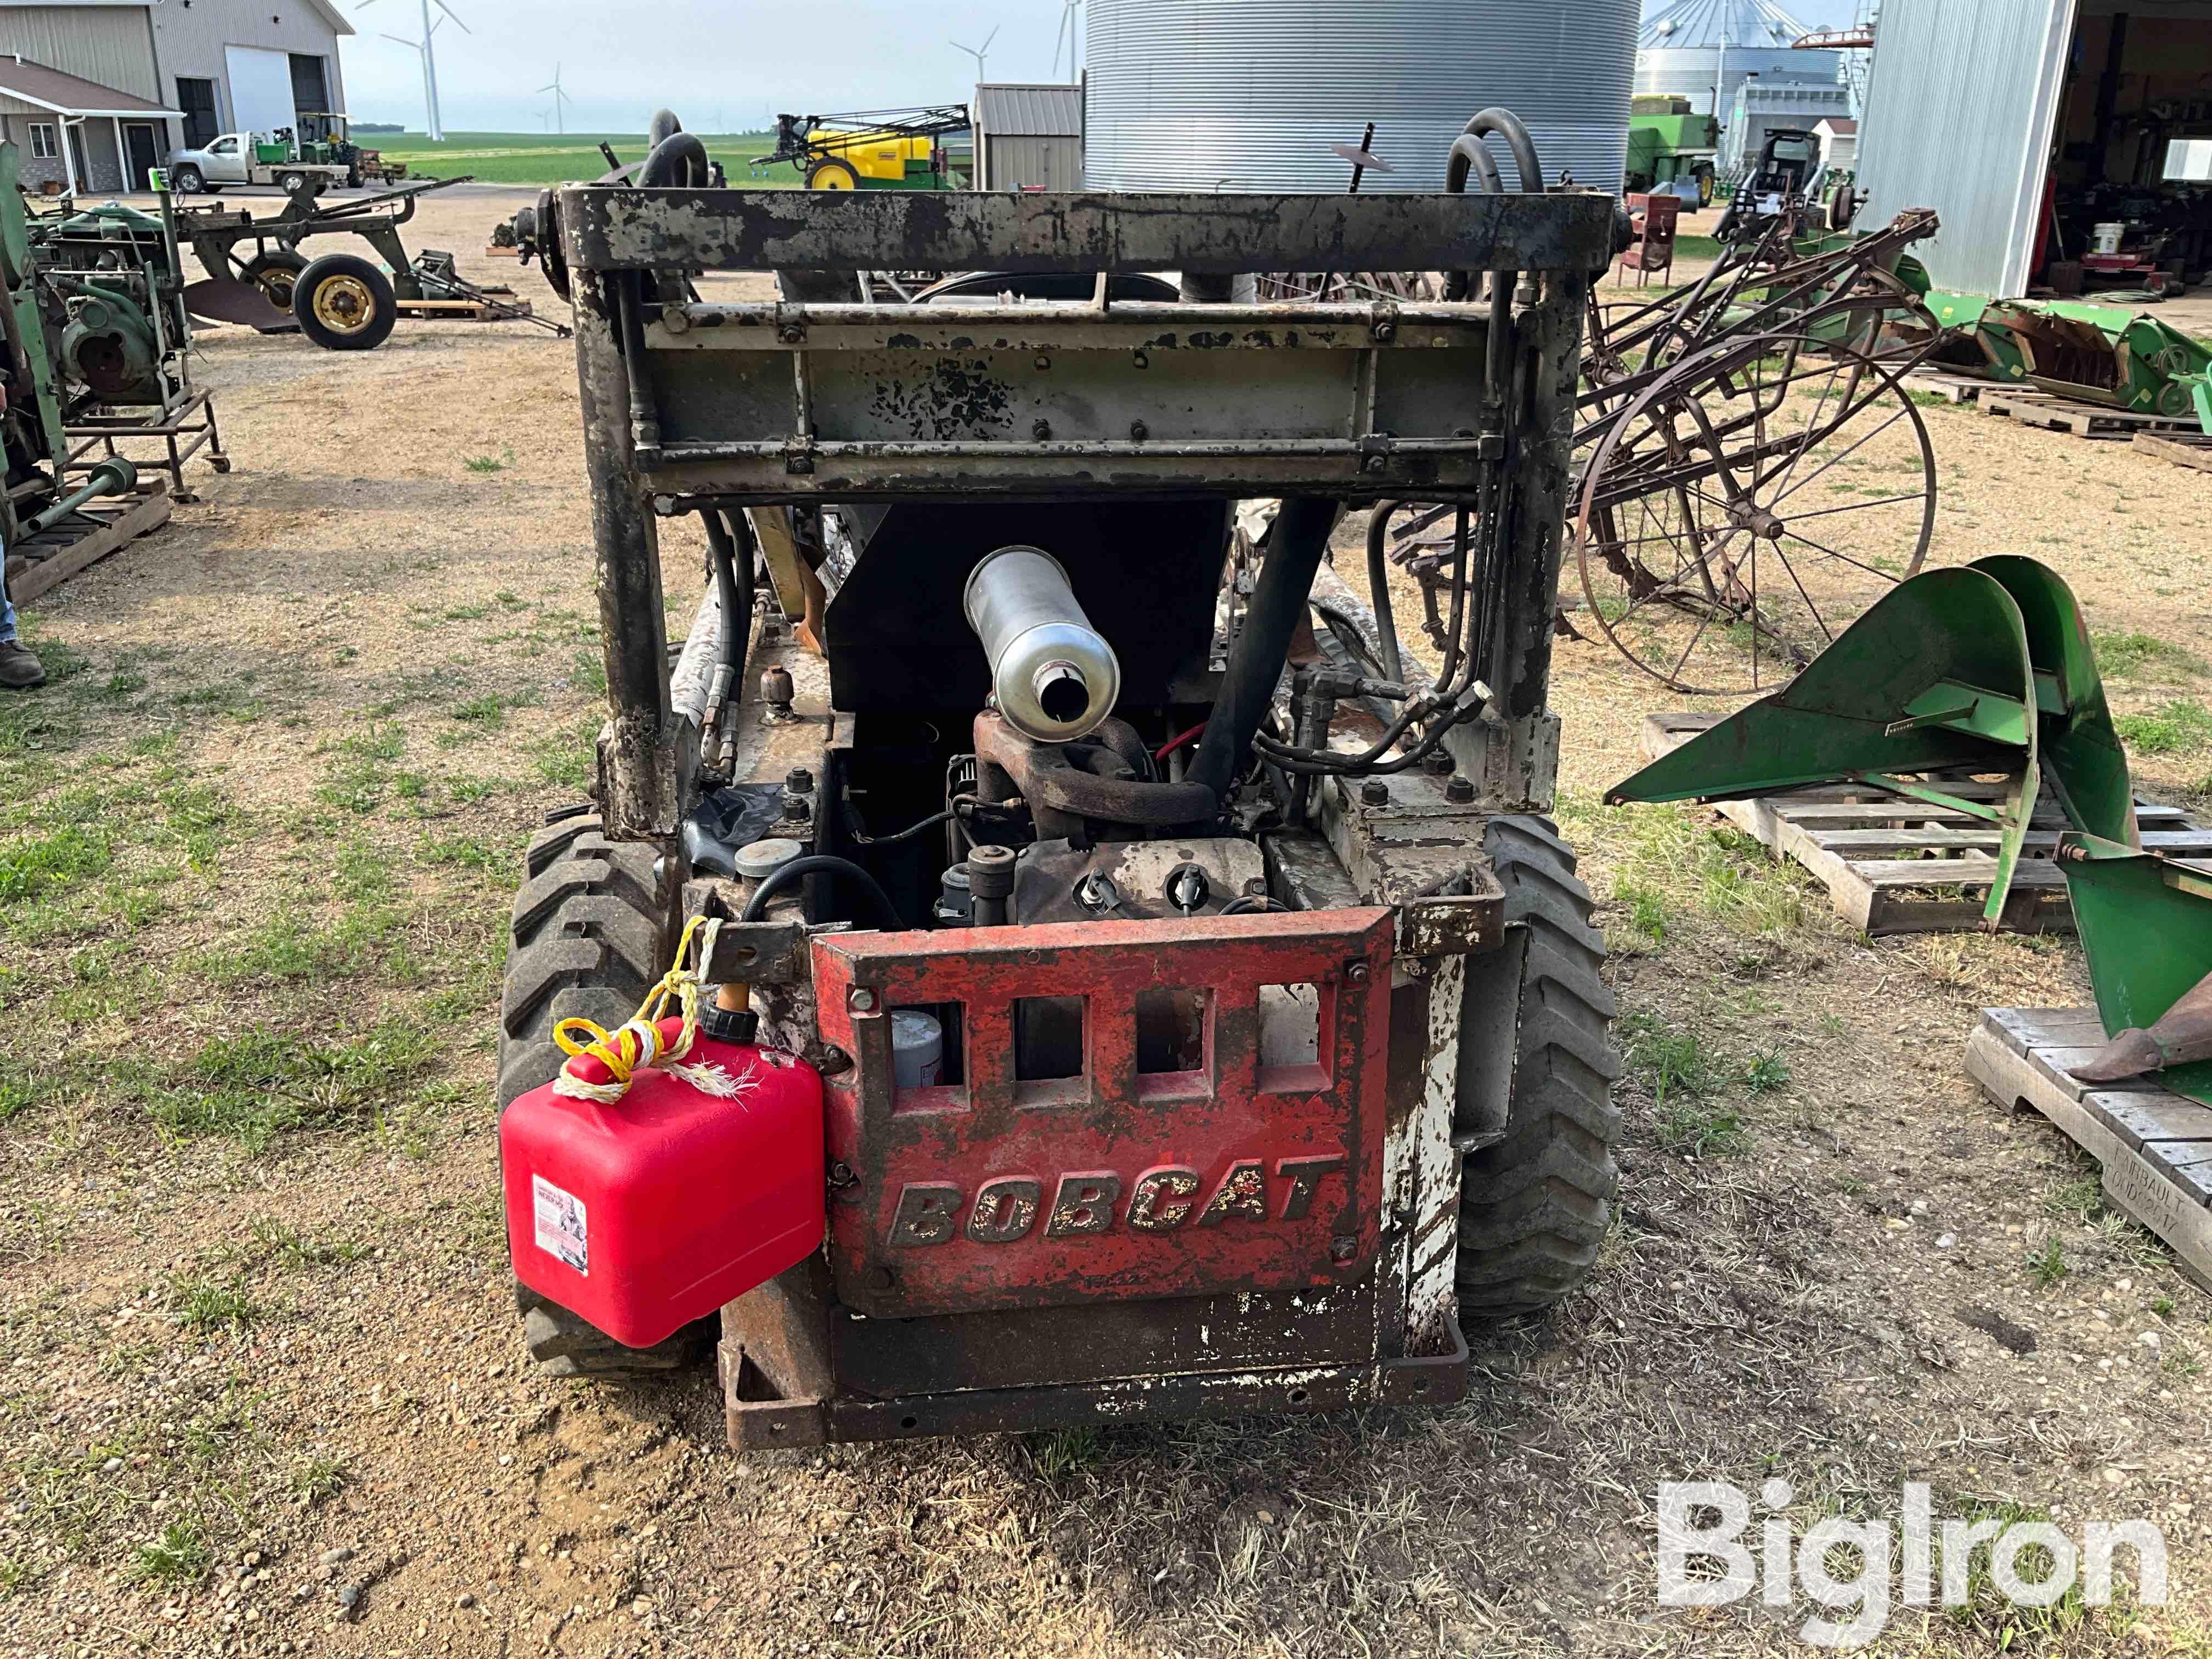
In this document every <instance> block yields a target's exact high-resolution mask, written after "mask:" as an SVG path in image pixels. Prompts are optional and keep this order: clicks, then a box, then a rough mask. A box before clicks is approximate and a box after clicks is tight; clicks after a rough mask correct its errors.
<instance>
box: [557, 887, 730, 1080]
mask: <svg viewBox="0 0 2212 1659" xmlns="http://www.w3.org/2000/svg"><path fill="white" fill-rule="evenodd" d="M721 927H722V924H721V921H720V918H719V917H712V916H694V917H692V918H691V920H690V921H688V922H686V923H685V924H684V937H683V938H682V939H680V940H678V942H677V945H676V961H675V963H674V964H673V965H672V966H671V967H670V969H669V970H668V971H667V972H666V973H665V974H663V975H661V976H660V981H659V983H658V984H656V985H655V986H654V987H653V988H652V989H651V990H650V991H648V992H647V993H646V996H645V1001H644V1003H643V1004H642V1005H641V1006H640V1007H639V1009H638V1011H637V1012H636V1013H635V1015H634V1016H632V1017H631V1018H630V1019H629V1021H627V1022H626V1023H625V1024H623V1026H622V1028H621V1029H620V1030H615V1031H610V1030H607V1029H606V1027H605V1026H604V1025H601V1024H599V1023H598V1022H597V1021H596V1020H589V1019H585V1018H580V1017H579V1016H574V1015H572V1016H570V1017H569V1018H567V1019H564V1020H562V1021H561V1022H560V1023H559V1024H556V1026H554V1028H553V1041H554V1042H556V1043H558V1044H559V1045H560V1046H561V1051H562V1053H563V1054H567V1055H568V1056H569V1057H570V1059H571V1060H576V1059H583V1058H589V1059H592V1060H598V1061H599V1064H600V1065H602V1066H605V1067H606V1068H607V1073H608V1076H609V1078H610V1079H611V1081H609V1082H606V1083H587V1082H586V1081H585V1080H584V1079H581V1078H580V1077H578V1076H576V1075H575V1073H574V1072H573V1071H572V1070H571V1069H570V1067H569V1066H568V1065H566V1064H563V1065H562V1068H561V1075H560V1076H559V1077H557V1078H556V1079H554V1080H553V1088H554V1091H555V1092H556V1093H558V1094H563V1095H568V1096H572V1097H575V1098H578V1099H581V1100H594V1101H598V1102H599V1103H601V1104H602V1105H605V1104H609V1103H612V1102H614V1101H617V1100H620V1099H621V1098H622V1097H623V1095H625V1094H626V1093H628V1092H629V1081H630V1078H631V1076H632V1074H634V1073H638V1072H641V1071H644V1070H645V1069H647V1067H648V1066H656V1065H658V1064H659V1063H660V1061H662V1060H682V1059H683V1058H684V1056H685V1055H686V1054H690V1052H691V1048H692V1045H693V1043H695V1042H696V1041H697V1040H698V1036H699V997H700V993H701V992H702V989H703V988H704V987H705V983H706V975H707V969H708V963H709V962H710V961H712V959H713V957H714V935H715V934H716V933H720V931H721ZM695 938H696V939H699V940H700V945H699V962H698V966H697V967H696V968H695V969H691V970H690V971H689V972H686V971H685V969H684V962H685V960H686V959H687V958H689V957H690V954H691V941H692V940H693V939H695ZM671 997H672V998H674V999H675V1000H676V1004H677V1006H678V1009H679V1010H680V1011H681V1012H682V1013H683V1016H684V1027H683V1030H680V1031H678V1033H677V1034H676V1037H675V1039H674V1041H672V1042H671V1041H669V1040H668V1039H667V1038H665V1037H664V1036H662V1035H661V1030H660V1024H659V1022H660V1018H661V1015H662V1012H663V1011H664V1010H665V1008H666V1007H667V1006H668V1003H669V1000H670V999H671Z"/></svg>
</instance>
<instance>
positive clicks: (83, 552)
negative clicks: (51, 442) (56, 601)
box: [8, 478, 172, 605]
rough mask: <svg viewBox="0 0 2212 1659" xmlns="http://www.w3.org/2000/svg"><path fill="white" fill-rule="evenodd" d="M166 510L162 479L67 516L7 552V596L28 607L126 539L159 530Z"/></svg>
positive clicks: (165, 482) (166, 487)
mask: <svg viewBox="0 0 2212 1659" xmlns="http://www.w3.org/2000/svg"><path fill="white" fill-rule="evenodd" d="M171 510H172V509H171V507H170V503H169V484H168V480H167V479H166V478H163V479H159V480H156V481H155V485H154V487H153V489H150V490H149V492H148V493H147V494H145V495H142V496H139V497H137V499H135V500H128V501H116V502H112V503H111V502H106V501H100V502H95V503H94V504H92V505H90V506H88V507H82V508H81V509H79V510H78V511H77V512H75V513H70V516H69V517H68V518H66V519H64V520H62V521H61V522H60V523H59V524H58V525H56V526H54V527H53V528H52V529H51V530H44V531H41V532H39V533H38V534H37V535H35V536H33V537H31V538H29V539H28V540H27V541H22V542H19V543H17V544H15V546H13V547H11V548H9V550H8V597H9V599H11V600H13V601H14V602H15V604H16V605H28V604H29V603H30V602H31V601H32V600H33V599H39V598H40V597H41V596H43V595H45V594H46V593H48V592H52V590H53V589H54V588H56V587H58V586H60V585H61V584H62V583H63V582H65V581H67V580H69V579H70V577H71V576H74V575H76V573H77V572H78V571H80V570H82V569H84V568H86V567H87V566H88V565H92V564H96V563H98V562H100V560H102V559H104V558H106V556H108V555H109V554H111V553H112V552H113V551H115V550H116V549H117V548H118V547H120V546H122V545H123V544H125V542H128V541H131V540H132V539H134V538H137V537H139V536H143V535H144V534H145V533H146V532H148V531H149V530H158V529H160V528H161V526H163V525H165V524H167V523H168V521H169V513H170V512H171Z"/></svg>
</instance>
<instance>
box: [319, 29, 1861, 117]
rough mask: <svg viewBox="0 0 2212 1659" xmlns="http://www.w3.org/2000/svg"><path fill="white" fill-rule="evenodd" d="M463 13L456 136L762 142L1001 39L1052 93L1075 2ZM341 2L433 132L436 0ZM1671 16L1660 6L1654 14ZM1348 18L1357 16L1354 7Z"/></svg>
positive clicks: (354, 41)
mask: <svg viewBox="0 0 2212 1659" xmlns="http://www.w3.org/2000/svg"><path fill="white" fill-rule="evenodd" d="M332 3H334V4H335V5H336V6H337V9H339V10H340V11H341V12H342V13H343V14H344V15H345V17H346V18H347V20H348V21H350V22H351V23H352V24H353V26H354V28H355V30H356V34H355V35H354V36H353V37H352V38H351V39H347V40H341V42H340V45H339V51H340V53H341V54H342V57H343V63H344V74H345V89H346V101H347V103H348V104H349V105H350V106H351V108H350V110H349V113H350V114H351V115H352V116H353V117H354V118H356V120H362V121H402V122H404V123H405V124H406V125H407V126H408V127H410V129H413V130H416V131H420V130H421V128H422V115H423V105H422V58H421V56H420V54H418V53H417V52H416V51H415V50H414V49H413V48H412V47H411V46H402V45H399V44H398V43H397V42H395V41H392V40H386V38H385V36H386V34H387V33H390V34H394V35H399V36H403V37H404V38H405V39H407V40H420V39H421V38H422V0H332ZM449 3H451V5H452V7H453V11H454V12H455V14H456V15H458V16H459V19H460V22H461V24H465V25H466V30H467V32H465V33H464V32H463V29H462V28H461V27H459V25H456V24H453V23H451V22H447V23H445V24H443V25H441V27H440V28H439V29H438V31H437V35H436V41H435V45H436V50H437V64H438V88H439V104H440V106H441V109H442V111H443V112H444V115H445V120H446V126H447V131H490V132H538V131H550V130H551V126H552V116H551V110H552V106H553V97H552V94H550V93H539V92H538V91H536V90H535V88H539V87H543V86H545V85H547V84H548V83H550V82H551V81H552V79H553V76H554V74H555V72H556V70H558V71H559V73H560V76H561V84H562V88H563V89H564V90H565V91H566V92H567V94H568V101H567V116H566V124H567V126H568V131H571V132H641V131H644V128H645V125H646V121H647V118H649V117H650V116H651V115H652V113H653V111H654V110H655V109H657V108H659V107H660V106H663V105H665V106H668V107H669V108H671V109H673V110H674V111H675V112H677V114H678V116H679V117H681V118H682V119H683V121H684V125H686V126H688V127H690V128H691V129H692V130H693V131H697V132H732V131H753V130H757V129H759V128H761V127H763V126H764V125H767V124H768V122H769V120H770V119H771V118H773V117H774V115H775V113H776V112H779V111H785V110H788V111H793V112H799V113H815V114H818V113H832V112H840V111H846V110H861V109H880V108H885V107H891V106H906V105H918V104H927V103H935V102H959V101H962V100H965V99H966V98H967V97H968V96H969V92H970V90H971V89H972V88H973V87H974V85H975V80H976V75H975V59H974V58H970V57H969V56H968V55H967V54H966V53H964V52H960V51H957V49H956V48H955V47H954V46H953V45H952V44H951V42H952V41H953V40H959V41H961V42H963V43H964V44H966V45H968V46H981V45H982V44H983V42H984V40H985V39H986V37H987V36H990V35H991V34H992V33H993V31H994V30H995V31H996V32H997V33H996V38H995V39H994V40H992V41H991V45H990V52H989V57H988V69H987V74H988V76H989V78H990V79H992V80H994V81H1028V80H1034V81H1049V80H1052V79H1054V74H1053V50H1054V39H1055V36H1056V34H1057V33H1058V31H1059V28H1060V15H1061V4H1062V0H954V3H951V4H950V5H943V6H933V5H916V4H915V3H913V0H836V3H834V4H831V3H821V0H817V3H811V4H805V3H801V4H793V3H790V0H779V3H767V0H653V3H651V4H645V3H641V0H449ZM1564 3H1567V4H1573V3H1575V0H1564ZM1347 4H1348V5H1349V6H1350V7H1351V9H1352V11H1354V12H1356V10H1357V6H1356V3H1355V0H1347ZM1661 4H1662V0H1648V3H1647V4H1646V7H1645V9H1646V10H1647V11H1656V10H1657V9H1659V8H1660V5H1661ZM1784 4H1785V5H1787V6H1788V7H1789V9H1790V11H1792V12H1793V13H1795V14H1796V15H1798V16H1799V17H1801V18H1802V19H1803V20H1804V21H1806V22H1807V23H1808V24H1809V25H1811V26H1813V27H1823V26H1826V25H1831V24H1834V23H1839V22H1846V21H1850V14H1851V9H1852V0H1784ZM434 13H435V5H434ZM1061 70H1062V75H1061V78H1065V74H1066V64H1062V65H1061Z"/></svg>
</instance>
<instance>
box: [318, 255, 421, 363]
mask: <svg viewBox="0 0 2212 1659" xmlns="http://www.w3.org/2000/svg"><path fill="white" fill-rule="evenodd" d="M292 314H293V315H294V316H295V317H296V318H298V319H300V328H301V332H303V333H305V334H306V335H307V337H308V338H309V339H311V340H313V342H314V343H316V344H317V345H319V346H320V347H322V348H323V349H325V351H372V350H374V349H375V348H377V347H378V346H380V345H382V344H383V343H385V341H386V340H387V339H389V338H391V337H392V325H393V324H394V323H396V322H398V320H399V301H398V296H396V295H394V294H393V293H392V279H391V278H390V277H388V276H386V275H385V274H384V273H383V272H382V271H381V270H378V269H377V268H376V267H375V266H374V265H373V264H370V263H369V262H368V260H366V259H364V258H361V257H360V256H358V255H357V254H352V253H325V255H323V257H322V258H319V259H318V260H316V261H315V262H314V263H313V264H311V265H309V266H308V267H307V269H306V270H303V271H301V273H300V279H299V282H298V283H297V284H296V285H295V287H294V289H293V290H292Z"/></svg>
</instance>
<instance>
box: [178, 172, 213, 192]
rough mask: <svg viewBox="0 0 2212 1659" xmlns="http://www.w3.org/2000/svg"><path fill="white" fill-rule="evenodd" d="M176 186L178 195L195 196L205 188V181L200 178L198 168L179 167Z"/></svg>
mask: <svg viewBox="0 0 2212 1659" xmlns="http://www.w3.org/2000/svg"><path fill="white" fill-rule="evenodd" d="M176 185H177V194H178V195H179V196H197V195H198V194H199V193H200V192H201V191H204V190H205V189H206V188H207V180H206V179H204V178H202V177H201V176H200V170H199V169H198V168H197V167H179V168H178V169H177V178H176Z"/></svg>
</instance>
